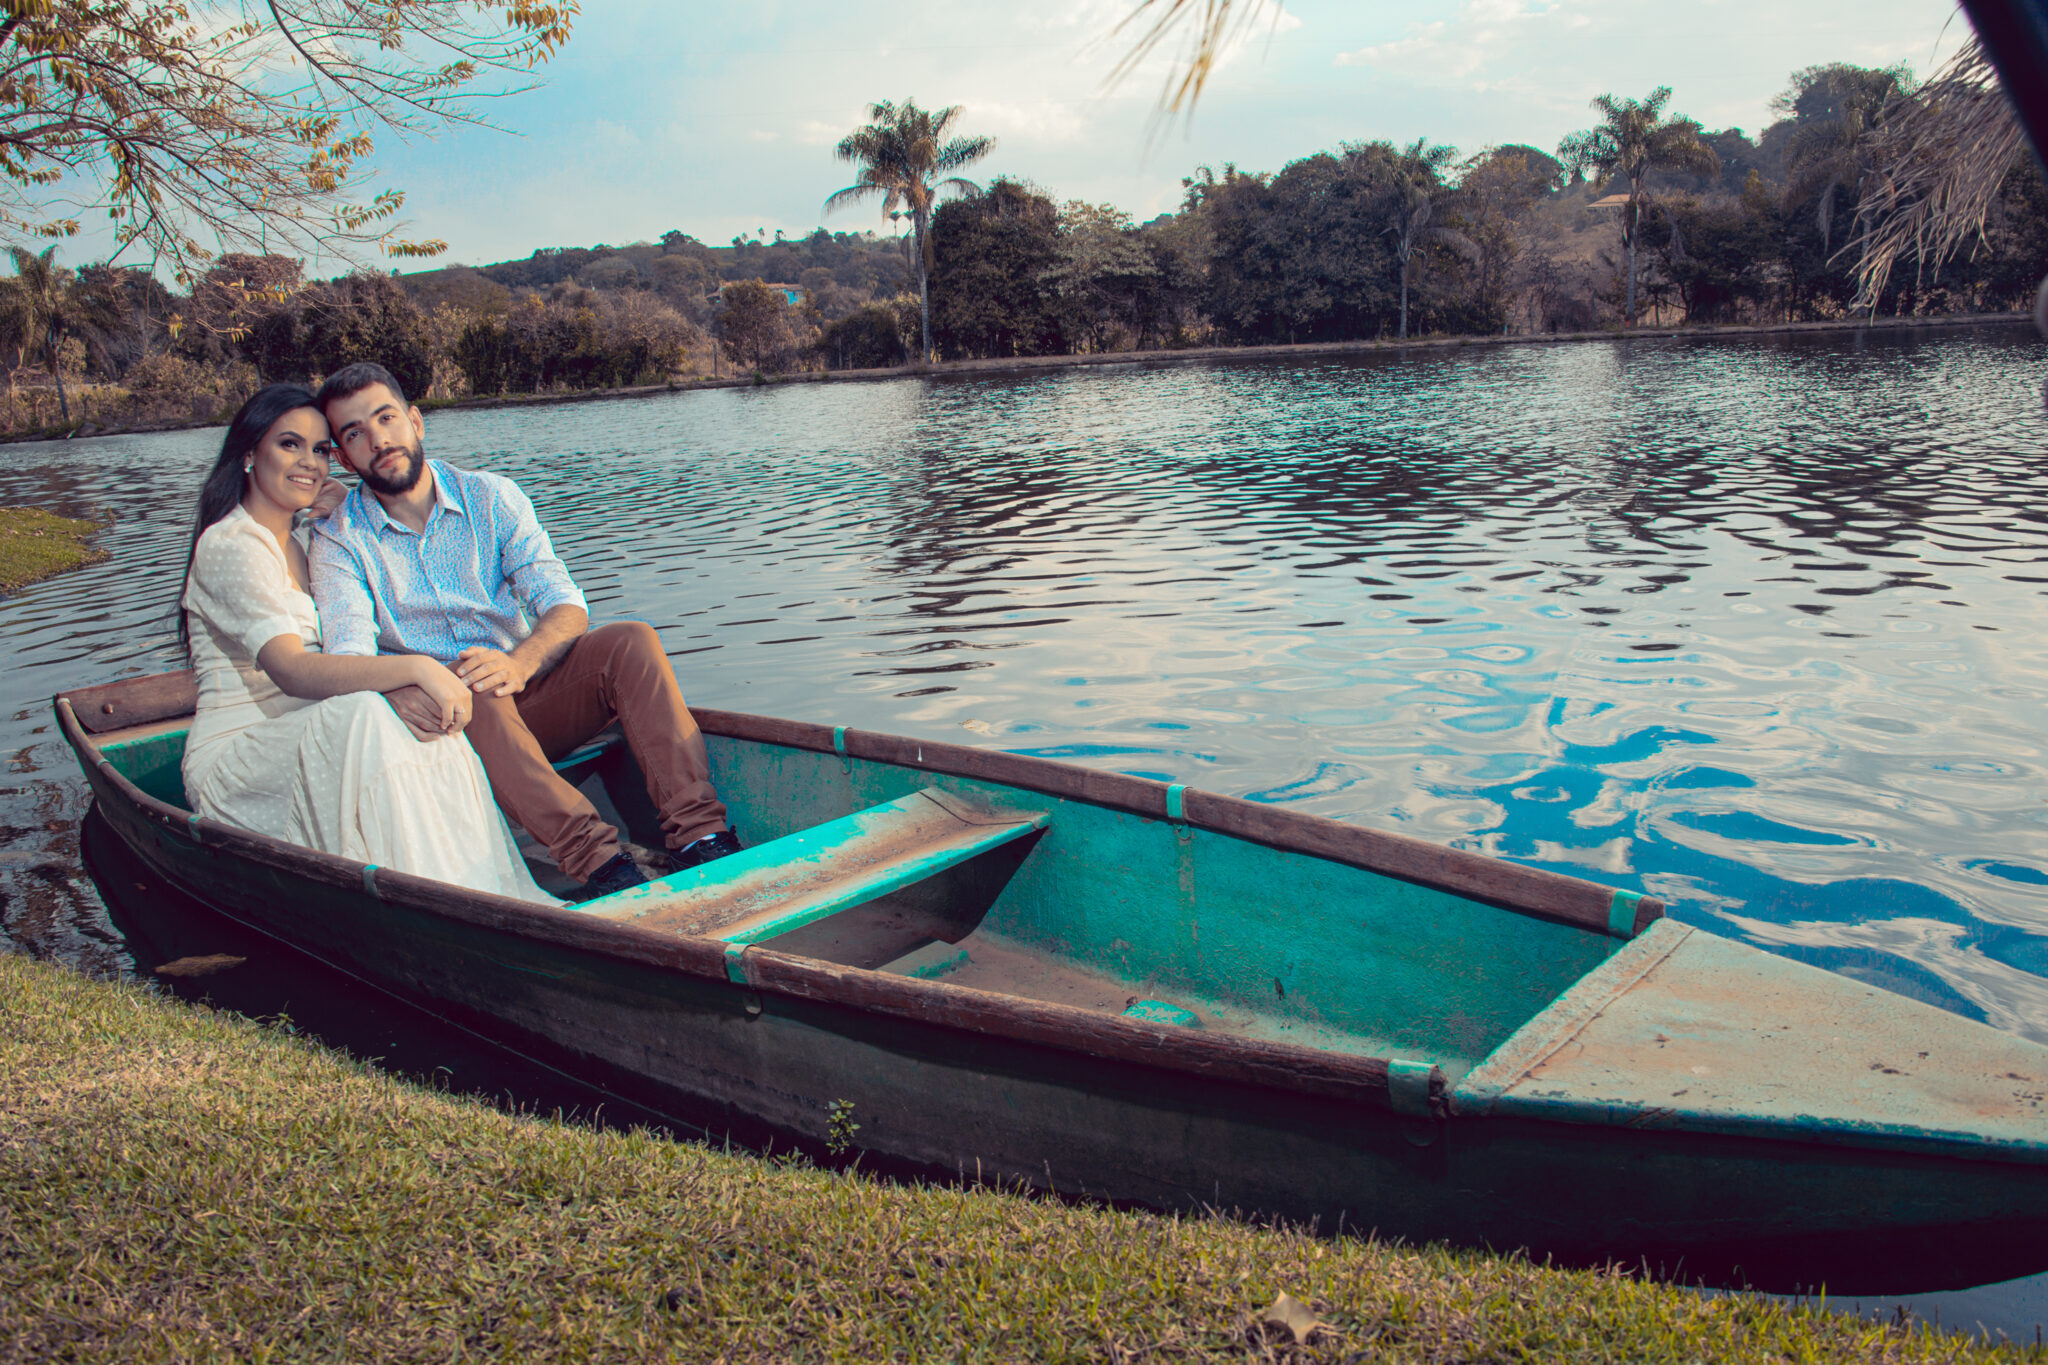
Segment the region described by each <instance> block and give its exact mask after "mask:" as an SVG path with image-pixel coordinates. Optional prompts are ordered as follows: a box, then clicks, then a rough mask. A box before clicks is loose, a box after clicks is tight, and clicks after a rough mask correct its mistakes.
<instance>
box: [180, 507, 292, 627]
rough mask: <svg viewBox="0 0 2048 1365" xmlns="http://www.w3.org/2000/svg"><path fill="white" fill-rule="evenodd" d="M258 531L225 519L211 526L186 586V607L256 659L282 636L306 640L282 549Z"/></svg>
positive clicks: (261, 529) (259, 528)
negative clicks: (269, 543)
mask: <svg viewBox="0 0 2048 1365" xmlns="http://www.w3.org/2000/svg"><path fill="white" fill-rule="evenodd" d="M241 520H242V519H241V518H235V519H234V521H235V522H239V521H241ZM250 525H253V523H250ZM254 529H255V534H250V531H249V526H248V525H235V524H232V523H231V522H230V521H226V520H223V521H220V522H216V523H215V524H214V525H212V526H209V527H208V528H207V529H206V534H205V535H202V536H201V537H200V538H199V546H198V551H197V553H196V554H194V555H193V557H192V580H191V582H190V583H189V584H187V585H186V588H185V608H186V610H188V611H190V612H192V614H193V615H195V616H197V617H198V618H199V619H201V620H202V621H204V622H206V623H207V625H209V626H211V627H212V628H213V629H214V630H215V631H216V632H218V633H219V634H220V635H221V636H222V637H224V638H225V639H228V640H232V641H234V642H236V643H237V644H239V645H240V646H241V647H242V650H243V652H244V654H245V655H246V657H247V658H248V660H249V661H250V662H251V663H253V662H255V659H256V655H257V652H258V651H260V650H261V649H262V648H263V646H265V645H267V644H269V643H270V642H271V641H272V640H275V639H276V638H277V637H278V636H280V635H292V636H298V637H299V638H301V639H303V638H304V635H303V633H302V632H301V631H300V629H299V615H298V613H296V612H294V611H293V597H294V594H295V592H296V589H294V587H293V586H292V582H291V579H290V577H289V576H288V574H287V573H286V571H285V567H284V564H283V563H282V560H281V555H280V552H279V551H278V550H277V547H276V545H275V544H274V543H273V544H271V545H268V546H266V545H265V544H264V543H263V540H262V539H259V537H267V536H268V535H269V532H267V531H265V530H263V528H262V527H260V526H256V527H255V528H254Z"/></svg>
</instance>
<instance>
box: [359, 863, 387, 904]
mask: <svg viewBox="0 0 2048 1365" xmlns="http://www.w3.org/2000/svg"><path fill="white" fill-rule="evenodd" d="M363 891H364V892H365V893H366V894H367V895H368V896H369V897H370V899H371V900H379V901H380V900H383V899H384V897H383V896H381V895H379V894H378V892H377V865H376V864H375V863H364V864H363Z"/></svg>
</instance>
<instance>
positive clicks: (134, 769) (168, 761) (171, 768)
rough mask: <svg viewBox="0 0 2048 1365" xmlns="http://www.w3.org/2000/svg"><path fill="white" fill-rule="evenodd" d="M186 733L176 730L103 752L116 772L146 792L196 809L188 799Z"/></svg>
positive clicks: (177, 804) (130, 741)
mask: <svg viewBox="0 0 2048 1365" xmlns="http://www.w3.org/2000/svg"><path fill="white" fill-rule="evenodd" d="M185 734H186V732H185V731H183V730H174V731H171V732H170V733H168V734H162V735H151V736H149V737H148V738H146V739H127V740H122V741H121V742H120V743H118V744H109V745H107V746H106V747H105V748H103V749H101V750H100V757H101V758H102V759H104V760H105V761H106V762H107V763H109V764H110V765H111V766H112V767H113V769H114V771H115V772H117V773H119V774H121V776H123V777H125V778H127V779H128V780H129V781H130V782H133V783H134V784H135V785H136V786H137V787H140V788H141V789H142V790H143V791H144V792H145V793H147V794H148V795H150V796H153V797H155V798H156V799H157V800H159V801H162V802H165V803H167V804H169V805H173V806H177V807H180V808H182V809H184V810H190V809H192V803H191V802H190V801H188V800H186V799H185V774H184V772H183V770H182V769H183V764H184V761H185Z"/></svg>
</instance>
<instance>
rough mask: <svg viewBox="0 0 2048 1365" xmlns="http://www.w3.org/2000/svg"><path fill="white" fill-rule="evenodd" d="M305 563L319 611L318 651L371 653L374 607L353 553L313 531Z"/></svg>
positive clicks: (373, 649)
mask: <svg viewBox="0 0 2048 1365" xmlns="http://www.w3.org/2000/svg"><path fill="white" fill-rule="evenodd" d="M307 560H308V561H309V563H310V565H311V569H312V575H313V604H314V605H315V606H317V607H318V608H320V648H321V649H322V650H323V651H324V652H326V653H328V654H375V653H376V652H377V605H376V603H375V601H373V600H372V599H371V597H370V582H369V579H368V578H367V577H365V575H364V573H363V566H362V564H361V563H360V562H359V561H358V560H357V559H356V556H355V554H354V552H353V551H351V550H350V549H349V548H348V546H346V545H344V544H342V543H341V542H340V541H338V540H336V539H335V538H334V537H332V536H329V535H326V534H324V533H323V532H321V531H320V530H319V529H317V528H316V529H315V530H314V532H313V551H312V553H311V554H309V555H308V556H307Z"/></svg>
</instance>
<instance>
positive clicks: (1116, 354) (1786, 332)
mask: <svg viewBox="0 0 2048 1365" xmlns="http://www.w3.org/2000/svg"><path fill="white" fill-rule="evenodd" d="M2032 316H2033V315H2032V314H2031V313H2025V312H2013V313H1951V314H1944V315H1942V316H1939V317H1920V318H1875V319H1865V320H1863V321H1860V322H1859V321H1850V320H1847V319H1828V320H1825V321H1821V322H1776V323H1763V322H1758V323H1729V324H1726V325H1718V324H1708V325H1704V326H1696V327H1689V326H1674V327H1638V328H1636V329H1635V330H1633V331H1622V330H1620V329H1611V330H1601V331H1591V332H1542V333H1537V332H1516V333H1504V334H1491V333H1489V334H1487V335H1473V334H1459V335H1449V336H1427V337H1413V338H1410V339H1409V340H1407V341H1389V340H1386V339H1383V338H1382V339H1376V340H1371V341H1364V340H1358V341H1304V342H1299V343H1295V344H1272V345H1261V346H1190V347H1186V348H1183V349H1177V350H1146V351H1102V352H1094V353H1089V354H1085V355H1044V356H999V357H994V358H991V359H986V360H942V361H940V362H939V363H937V364H936V365H917V364H904V365H895V366H888V367H885V368H881V369H865V370H800V371H797V372H794V373H789V374H762V375H759V376H756V375H753V374H748V375H739V376H731V377H727V376H720V377H718V378H705V377H697V378H692V379H672V380H670V381H669V382H667V383H665V384H638V385H633V386H630V387H626V388H617V389H579V390H576V391H574V392H570V393H531V394H496V395H493V396H491V397H486V398H446V399H422V400H420V403H419V407H420V410H421V411H422V412H462V411H471V410H480V409H489V408H517V407H532V406H535V405H554V404H565V403H598V402H610V401H613V400H617V399H630V398H654V397H658V396H660V395H662V394H670V393H693V392H696V391H697V390H700V389H752V388H775V387H781V386H783V385H788V384H837V383H854V384H860V383H875V382H879V381H882V380H890V379H916V378H924V379H944V378H948V377H951V376H955V375H963V376H973V377H980V376H983V375H991V376H1000V375H1010V374H1033V373H1040V372H1044V371H1050V370H1066V369H1090V368H1096V367H1100V366H1105V365H1180V364H1190V363H1204V362H1212V361H1219V360H1246V359H1252V360H1258V359H1268V360H1269V359H1276V358H1283V357H1289V358H1292V357H1322V356H1341V355H1358V354H1386V353H1389V352H1392V353H1395V354H1397V355H1401V354H1405V353H1406V352H1409V351H1444V350H1450V351H1456V350H1465V349H1469V348H1473V347H1496V346H1561V345H1573V344H1577V343H1582V342H1594V341H1637V340H1652V339H1654V340H1659V341H1668V340H1714V339H1718V338H1721V337H1752V336H1790V335H1798V334H1804V333H1829V332H1900V331H1916V330H1923V329H1928V328H1936V329H1939V328H1959V327H1975V326H1983V325H1986V324H2000V323H2005V324H2017V323H2024V322H2028V321H2031V320H2032ZM220 425H221V423H220V422H218V421H187V422H142V423H136V424H134V425H132V426H100V425H98V424H96V423H91V422H80V423H76V424H74V425H73V426H71V427H68V428H66V427H44V428H41V429H39V430H36V431H24V432H15V433H11V434H0V445H20V444H27V443H30V442H35V441H64V440H76V439H90V438H93V437H99V436H136V435H148V434H152V433H155V432H161V431H194V430H203V429H205V428H208V427H217V426H220ZM88 427H89V428H91V429H90V430H87V429H86V428H88Z"/></svg>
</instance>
